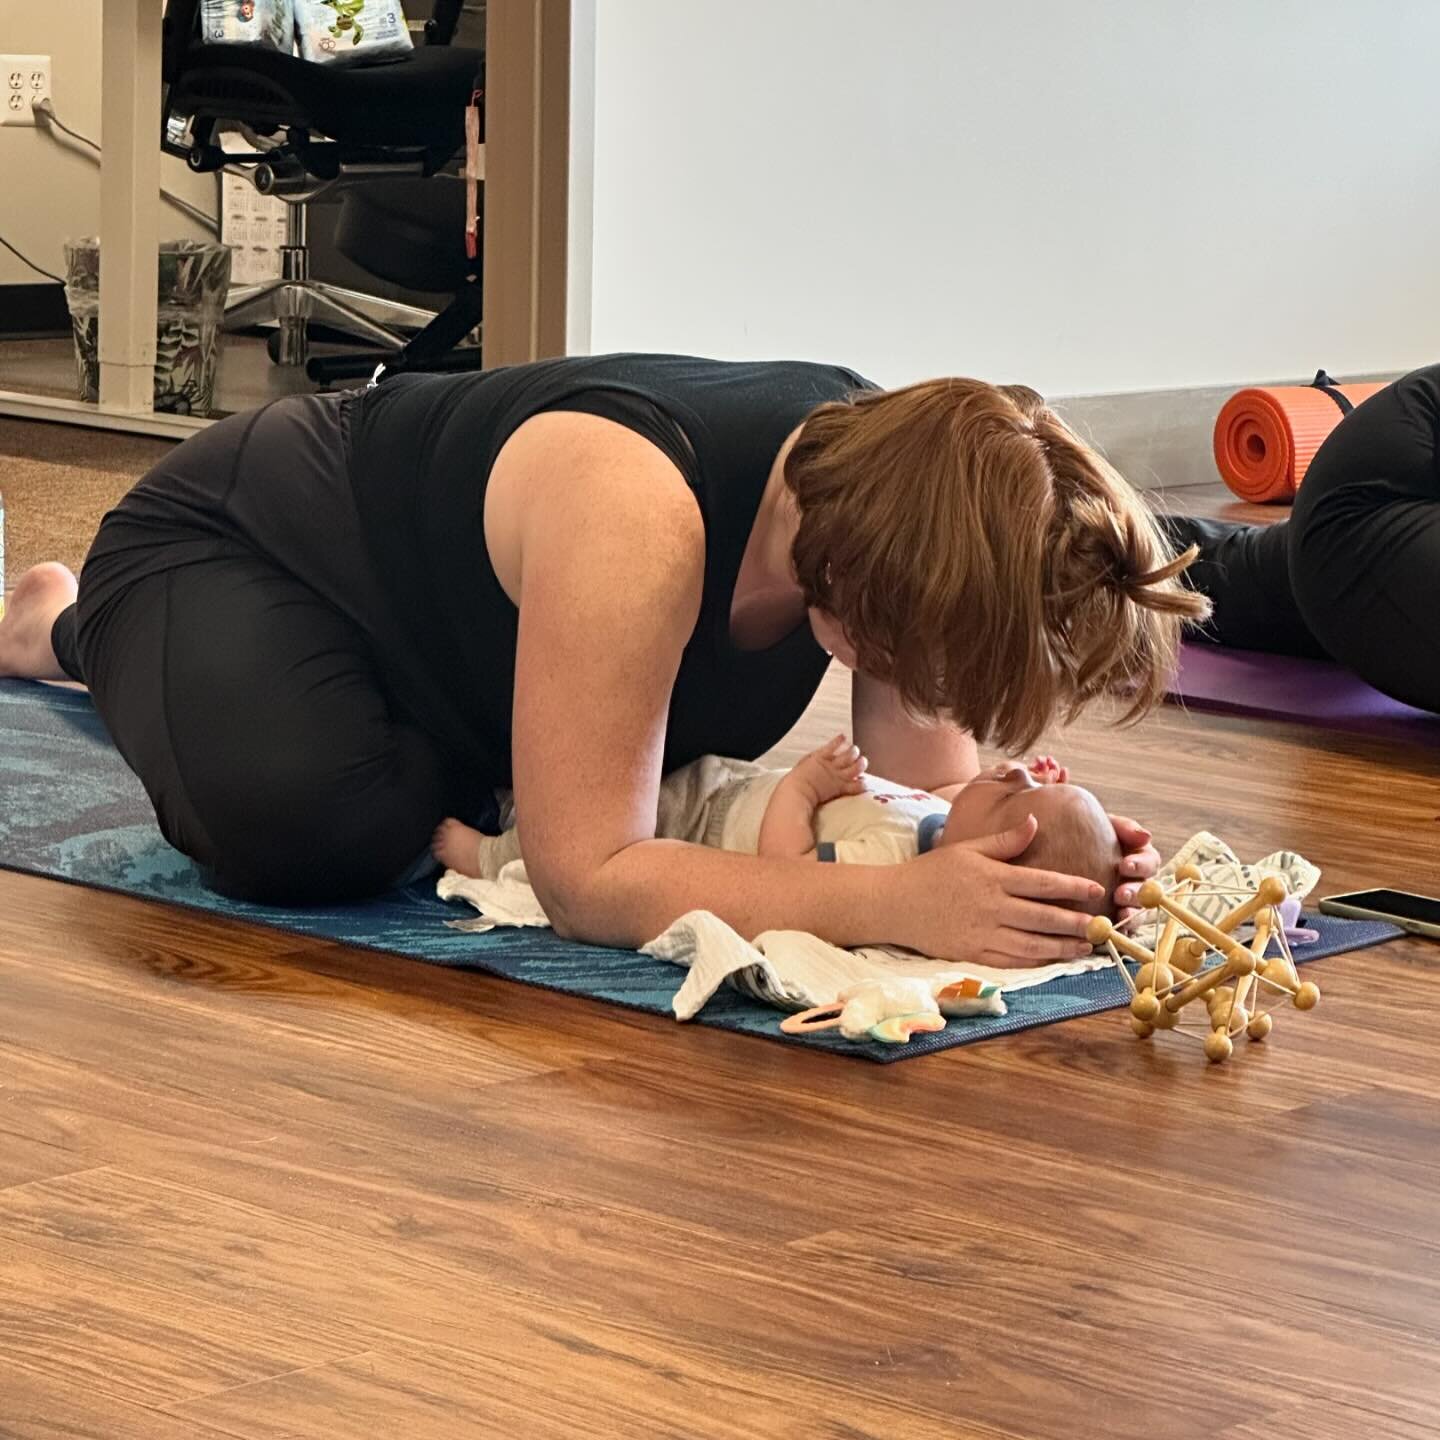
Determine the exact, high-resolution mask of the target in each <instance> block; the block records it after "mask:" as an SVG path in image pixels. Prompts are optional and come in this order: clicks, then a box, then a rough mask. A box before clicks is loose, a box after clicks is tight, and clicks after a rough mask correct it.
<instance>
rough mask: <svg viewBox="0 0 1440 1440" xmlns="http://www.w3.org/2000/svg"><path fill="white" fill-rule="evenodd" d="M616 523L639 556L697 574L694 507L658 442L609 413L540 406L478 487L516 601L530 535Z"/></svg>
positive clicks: (701, 555) (490, 537) (699, 557)
mask: <svg viewBox="0 0 1440 1440" xmlns="http://www.w3.org/2000/svg"><path fill="white" fill-rule="evenodd" d="M617 527H618V528H620V529H621V530H623V532H624V533H625V534H626V535H627V536H629V537H631V538H632V540H633V548H634V552H635V556H636V558H637V560H638V559H644V560H646V562H647V563H648V564H651V565H661V566H664V567H665V568H670V567H675V566H678V567H679V568H681V569H683V570H685V571H687V572H688V571H692V570H693V571H694V573H695V579H696V581H697V582H698V581H699V580H700V579H702V578H703V570H704V563H705V528H704V524H703V521H702V519H701V515H700V507H699V505H698V503H697V502H696V499H695V496H694V493H693V492H692V491H691V489H690V486H689V485H688V484H687V483H686V481H685V477H684V476H683V475H682V474H681V473H680V471H679V469H678V468H677V467H676V465H675V463H674V461H672V460H671V459H670V458H669V456H667V455H666V454H665V453H664V452H663V451H662V450H661V449H660V448H659V447H658V446H656V445H654V444H652V443H651V442H650V441H649V440H647V439H645V437H644V436H642V435H638V434H636V433H635V431H633V430H630V429H628V428H627V427H626V426H624V425H620V424H617V423H616V422H615V421H613V420H606V419H604V418H602V417H601V416H598V415H589V414H583V413H578V412H571V411H559V410H557V411H546V412H544V413H543V414H540V415H535V416H532V417H531V418H530V419H529V420H527V421H526V422H525V423H524V424H523V425H521V426H520V427H519V428H518V429H516V431H515V433H514V434H513V435H511V436H510V438H509V439H508V440H507V441H506V442H505V444H504V446H503V447H502V449H501V451H500V454H499V455H498V456H497V457H496V460H495V464H494V466H493V468H492V469H491V471H490V479H489V483H488V485H487V486H486V491H485V543H486V546H487V548H488V550H489V552H490V562H491V564H492V565H493V566H494V569H495V574H496V577H497V579H499V581H500V584H501V586H502V587H503V588H504V590H505V592H506V593H507V594H508V595H509V596H510V598H511V600H513V601H516V602H517V603H518V600H519V595H520V579H521V574H522V571H523V568H524V552H525V548H526V546H527V543H529V540H528V537H529V536H532V535H533V534H535V533H536V532H537V531H539V532H543V533H546V534H549V535H552V536H553V535H554V534H555V532H556V531H557V530H569V529H572V528H573V529H575V530H576V532H577V535H578V536H583V535H584V534H595V533H596V532H597V530H605V531H610V530H613V529H615V528H617Z"/></svg>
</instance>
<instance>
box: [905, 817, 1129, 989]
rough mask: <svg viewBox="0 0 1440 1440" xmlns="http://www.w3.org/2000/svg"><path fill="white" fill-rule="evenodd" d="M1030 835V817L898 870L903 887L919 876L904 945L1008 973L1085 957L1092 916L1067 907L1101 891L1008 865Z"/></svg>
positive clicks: (1087, 884)
mask: <svg viewBox="0 0 1440 1440" xmlns="http://www.w3.org/2000/svg"><path fill="white" fill-rule="evenodd" d="M1035 832H1036V820H1035V817H1034V816H1033V815H1030V816H1027V817H1026V819H1025V821H1024V823H1023V824H1020V825H1016V826H1013V827H1012V828H1011V829H1009V830H1006V831H1003V832H1001V833H1000V834H997V835H984V836H981V837H979V838H978V839H974V840H963V841H959V842H956V843H953V844H950V845H947V846H944V847H943V848H938V849H936V850H934V851H932V852H931V853H930V854H929V855H925V856H922V857H921V858H920V859H919V860H917V861H912V862H911V863H910V864H908V865H903V866H900V867H898V870H899V872H901V873H903V874H904V878H905V880H906V881H909V880H910V879H911V878H912V877H923V882H922V883H921V884H920V885H917V886H916V887H915V890H914V891H912V896H913V899H912V910H911V918H912V920H913V922H914V923H915V925H916V927H917V934H916V938H915V939H913V940H905V941H902V943H909V944H910V945H911V947H912V948H914V949H918V950H921V951H924V952H925V953H927V954H935V955H939V956H941V957H942V958H945V959H954V960H956V961H959V962H962V963H963V962H965V961H970V962H972V963H975V964H983V965H994V966H1003V967H1007V968H1008V967H1015V966H1026V965H1049V964H1052V963H1054V962H1055V961H1059V960H1076V959H1079V958H1080V957H1082V956H1085V955H1088V954H1090V952H1091V949H1092V947H1091V945H1090V942H1089V941H1088V940H1087V939H1086V938H1085V930H1086V927H1087V926H1088V925H1089V923H1090V916H1089V914H1088V913H1086V912H1085V911H1083V910H1074V909H1069V908H1067V906H1068V905H1070V904H1075V903H1077V902H1080V903H1084V902H1089V901H1093V900H1095V899H1096V898H1098V897H1099V896H1100V895H1101V894H1102V893H1103V892H1102V890H1101V887H1100V886H1098V885H1096V884H1095V883H1094V882H1093V881H1091V880H1085V879H1083V878H1081V877H1080V876H1078V875H1062V874H1060V873H1058V872H1057V871H1052V870H1036V869H1032V868H1030V867H1029V866H1027V865H1016V864H1013V863H1011V862H1013V861H1014V860H1015V858H1016V857H1017V856H1019V855H1022V854H1024V852H1025V850H1026V849H1027V848H1028V847H1029V845H1030V842H1031V841H1032V840H1033V839H1034V838H1035ZM942 872H943V873H942ZM937 874H939V875H940V876H941V879H940V882H939V884H938V886H937V884H936V882H935V880H934V878H933V877H935V876H936V875H937ZM937 934H938V935H943V936H944V937H945V941H944V945H943V948H942V949H936V948H934V946H935V943H936V942H935V939H934V938H933V937H934V936H936V935H937Z"/></svg>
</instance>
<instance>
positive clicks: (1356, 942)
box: [0, 680, 1401, 1061]
mask: <svg viewBox="0 0 1440 1440" xmlns="http://www.w3.org/2000/svg"><path fill="white" fill-rule="evenodd" d="M0 868H4V869H8V870H22V871H26V872H28V873H30V874H35V875H48V876H52V877H54V878H55V879H58V880H69V881H72V882H74V883H75V884H77V885H88V886H91V887H93V888H95V889H98V890H114V891H118V892H120V893H122V894H126V895H137V896H141V897H143V898H145V899H150V900H160V901H164V902H165V903H166V904H170V905H183V906H188V907H190V908H192V909H195V910H204V911H207V912H209V913H211V914H215V915H227V916H230V917H231V918H233V919H236V920H248V921H250V922H252V923H254V924H258V925H268V926H270V927H271V928H273V929H277V930H285V931H290V932H293V933H295V934H298V935H309V936H313V937H315V938H316V939H325V940H339V941H342V942H344V943H345V944H347V945H358V946H361V947H363V948H365V949H369V950H383V951H388V952H390V953H391V954H396V955H406V956H410V957H411V958H413V959H416V960H426V961H429V962H430V963H431V964H434V965H450V966H455V967H457V968H460V969H470V970H483V971H486V972H487V973H489V974H492V975H502V976H504V977H505V978H506V979H509V980H519V981H522V982H523V983H524V984H527V985H538V986H542V987H544V988H546V989H550V990H561V991H564V992H566V993H568V994H572V995H589V996H592V997H593V998H595V999H597V1000H608V1001H610V1002H611V1003H612V1004H616V1005H628V1006H630V1007H632V1008H633V1009H636V1010H646V1011H650V1012H651V1013H653V1014H657V1015H669V1014H671V1010H670V999H671V997H672V996H673V995H674V993H675V991H676V990H677V989H678V988H679V985H680V981H681V978H682V976H681V972H680V970H679V969H678V968H677V967H676V966H674V965H671V964H669V963H668V962H666V961H663V960H655V959H652V958H651V957H650V956H648V955H641V954H638V953H637V952H635V951H633V950H610V949H605V948H602V947H600V946H595V945H576V944H572V943H571V942H569V941H565V940H559V939H557V938H556V937H555V936H554V935H553V934H551V933H550V932H549V931H545V930H502V931H495V932H492V933H490V934H483V935H474V934H466V933H464V932H462V931H457V930H451V929H447V928H446V926H445V923H444V922H445V921H446V920H448V919H456V918H464V917H466V916H468V915H470V914H472V913H473V912H471V911H470V910H469V908H468V907H464V906H452V905H448V904H446V903H445V902H444V901H442V900H439V899H437V898H436V895H435V892H434V887H433V885H431V884H430V883H429V882H424V883H421V884H418V885H412V886H410V887H408V888H407V889H404V890H398V891H396V892H394V893H393V894H391V895H388V896H385V897H384V898H382V899H379V900H373V901H369V902H367V903H366V904H363V905H339V906H332V907H326V908H316V909H306V910H282V909H275V908H271V907H267V906H261V905H248V904H245V903H243V902H241V901H238V900H227V899H225V898H224V897H223V896H220V895H216V894H214V893H212V892H211V891H209V890H206V889H205V888H204V887H203V886H202V885H201V883H200V877H199V874H198V872H197V870H196V867H195V865H194V863H193V862H192V861H190V860H188V859H186V857H185V856H184V855H182V854H180V852H179V851H177V850H175V849H173V848H172V847H171V846H170V845H168V844H167V843H166V842H165V840H164V839H163V838H162V837H161V835H160V832H159V830H158V829H157V828H156V826H155V820H154V816H153V814H152V812H151V809H150V805H149V802H148V801H147V800H146V798H145V793H144V791H143V790H142V789H141V788H140V783H139V781H138V780H136V778H135V776H134V775H132V774H131V772H130V770H129V769H128V768H127V766H126V765H125V762H124V761H123V760H122V759H121V758H120V755H119V753H118V752H117V751H116V749H115V747H114V746H113V745H112V744H111V743H110V739H109V737H108V736H107V735H106V733H105V728H104V726H103V725H102V724H101V723H100V720H99V717H98V716H97V715H96V714H95V711H94V708H93V707H92V706H91V704H90V699H89V697H88V696H87V695H85V694H83V693H81V692H79V691H75V690H66V689H57V688H55V687H52V686H46V685H33V684H29V683H27V682H24V681H15V680H5V681H0ZM1307 923H1308V924H1310V925H1312V926H1313V927H1314V928H1316V929H1317V930H1319V931H1320V935H1321V938H1320V940H1319V941H1318V942H1317V943H1316V944H1314V945H1309V946H1306V947H1304V948H1303V949H1301V950H1298V951H1297V952H1296V958H1297V959H1298V960H1318V959H1320V958H1321V957H1322V956H1325V955H1334V954H1337V953H1338V952H1340V951H1342V950H1357V949H1360V948H1361V947H1362V946H1366V945H1374V944H1377V943H1378V942H1380V941H1382V940H1389V939H1392V938H1393V937H1394V936H1396V935H1399V934H1400V933H1401V931H1399V930H1398V929H1396V928H1395V927H1394V926H1393V925H1382V924H1375V923H1371V922H1369V921H1359V920H1334V919H1331V918H1329V917H1327V916H1311V917H1309V918H1308V920H1307ZM1128 999H1129V992H1128V990H1127V989H1126V987H1125V983H1124V981H1123V980H1122V979H1121V978H1120V976H1119V975H1117V974H1116V973H1115V972H1114V971H1113V970H1101V971H1094V972H1092V973H1090V974H1088V975H1077V976H1073V977H1070V978H1066V979H1061V980H1055V981H1052V982H1051V983H1050V984H1048V985H1040V986H1036V987H1035V989H1033V990H1022V991H1019V992H1017V993H1016V994H1014V995H1011V996H1007V997H1006V1003H1007V1004H1008V1005H1009V1007H1010V1013H1009V1014H1008V1015H1005V1016H1002V1017H995V1016H974V1017H971V1018H968V1019H960V1020H951V1021H950V1023H949V1025H948V1026H947V1027H946V1028H945V1029H944V1030H942V1031H940V1032H939V1033H938V1034H932V1035H917V1036H916V1037H915V1038H914V1039H913V1040H912V1041H911V1042H910V1043H909V1044H908V1045H882V1044H880V1043H878V1042H875V1041H865V1042H863V1043H857V1042H855V1041H850V1040H846V1039H844V1038H843V1037H841V1036H840V1035H839V1034H838V1032H835V1031H822V1032H821V1033H819V1034H816V1035H808V1036H789V1035H782V1034H781V1032H780V1020H781V1018H782V1017H781V1016H780V1014H779V1013H778V1012H776V1011H775V1010H772V1009H770V1008H768V1007H767V1006H764V1005H760V1004H758V1003H757V1002H755V1001H753V1000H750V999H747V998H746V997H744V996H741V995H738V994H735V993H732V992H730V991H723V992H722V993H720V994H719V995H717V996H716V997H715V998H714V999H713V1000H712V1001H711V1002H710V1004H709V1005H707V1006H706V1007H705V1010H704V1011H703V1012H702V1014H701V1015H700V1017H699V1018H698V1019H697V1020H696V1021H694V1022H692V1023H695V1024H701V1025H713V1026H715V1027H717V1028H718V1029H721V1030H739V1031H743V1032H744V1033H746V1034H751V1035H764V1036H766V1037H768V1038H770V1039H773V1040H784V1041H786V1042H787V1043H790V1044H796V1045H805V1046H808V1047H810V1048H811V1049H816V1050H830V1051H834V1052H835V1053H838V1054H845V1055H859V1056H864V1057H865V1058H867V1059H871V1060H880V1061H891V1060H904V1059H906V1058H908V1057H910V1056H913V1055H925V1054H929V1053H930V1052H931V1051H934V1050H945V1049H948V1048H949V1047H950V1046H952V1045H966V1044H969V1043H971V1042H972V1041H975V1040H985V1039H989V1038H990V1037H991V1036H993V1035H1007V1034H1010V1033H1012V1032H1013V1031H1016V1030H1026V1029H1029V1028H1030V1027H1031V1026H1032V1025H1048V1024H1050V1023H1051V1022H1052V1021H1055V1020H1068V1019H1072V1018H1074V1017H1076V1016H1079V1015H1093V1014H1094V1013H1095V1012H1097V1011H1100V1010H1109V1009H1113V1008H1114V1007H1116V1006H1119V1005H1124V1004H1126V1003H1127V1002H1128Z"/></svg>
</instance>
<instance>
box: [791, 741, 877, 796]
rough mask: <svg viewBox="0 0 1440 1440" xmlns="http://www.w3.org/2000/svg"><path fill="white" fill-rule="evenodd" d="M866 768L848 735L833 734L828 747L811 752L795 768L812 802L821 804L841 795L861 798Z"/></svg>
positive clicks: (863, 791)
mask: <svg viewBox="0 0 1440 1440" xmlns="http://www.w3.org/2000/svg"><path fill="white" fill-rule="evenodd" d="M868 765H869V761H867V760H866V759H865V757H864V756H863V755H862V754H861V753H860V748H859V746H857V745H852V744H851V743H850V740H849V737H848V736H845V735H837V736H836V737H835V738H834V739H833V740H832V741H831V742H830V743H829V744H828V745H822V746H821V747H820V749H818V750H813V751H811V753H810V754H809V755H807V756H806V757H805V758H804V759H803V760H802V761H801V762H800V763H799V764H798V765H797V766H796V767H795V769H796V770H797V771H799V772H801V775H802V778H803V779H804V780H805V782H806V783H807V784H808V785H809V786H810V787H811V789H812V790H813V792H814V795H815V803H816V804H817V805H824V804H825V803H826V802H827V801H830V800H838V799H839V798H840V796H842V795H863V794H864V793H865V780H864V775H865V771H866V769H867V768H868ZM792 773H793V772H792Z"/></svg>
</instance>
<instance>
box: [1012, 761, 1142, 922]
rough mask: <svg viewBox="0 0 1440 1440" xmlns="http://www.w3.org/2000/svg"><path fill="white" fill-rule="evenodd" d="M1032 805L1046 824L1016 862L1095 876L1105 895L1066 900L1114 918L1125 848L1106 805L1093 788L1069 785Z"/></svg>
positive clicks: (1046, 793) (1071, 906) (1069, 904)
mask: <svg viewBox="0 0 1440 1440" xmlns="http://www.w3.org/2000/svg"><path fill="white" fill-rule="evenodd" d="M1042 797H1043V798H1042ZM1031 808H1032V809H1034V810H1035V811H1036V818H1037V819H1038V820H1039V822H1040V828H1039V830H1038V831H1036V834H1035V838H1034V839H1033V840H1032V841H1031V842H1030V844H1029V845H1028V846H1026V848H1025V851H1024V853H1023V854H1022V855H1021V856H1020V857H1019V858H1018V859H1017V860H1016V861H1015V863H1016V864H1017V865H1028V866H1030V867H1032V868H1033V869H1036V870H1057V871H1059V872H1060V873H1061V874H1062V875H1080V876H1082V877H1083V878H1084V879H1086V880H1094V881H1095V882H1096V883H1097V884H1098V885H1100V886H1101V887H1102V888H1103V889H1104V892H1105V893H1104V895H1103V896H1102V897H1100V898H1099V899H1096V900H1093V901H1090V902H1089V903H1085V902H1082V901H1078V900H1077V901H1069V902H1061V903H1063V904H1066V906H1067V908H1069V909H1072V910H1083V911H1085V913H1086V914H1089V915H1104V916H1107V917H1108V918H1109V919H1111V920H1113V919H1114V918H1115V898H1114V897H1115V886H1116V885H1117V884H1119V880H1120V861H1121V859H1122V858H1123V856H1124V852H1123V851H1122V850H1121V848H1120V841H1119V840H1118V839H1117V838H1116V836H1115V827H1114V825H1112V824H1111V822H1110V817H1109V816H1108V815H1106V813H1105V807H1104V806H1103V805H1101V803H1100V802H1099V801H1098V800H1097V799H1096V798H1095V796H1094V795H1092V794H1091V793H1090V791H1088V790H1085V789H1082V788H1081V787H1080V786H1078V785H1064V786H1056V787H1054V788H1053V789H1051V790H1048V791H1046V790H1042V791H1038V792H1036V794H1035V796H1034V797H1033V799H1032V801H1031Z"/></svg>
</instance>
